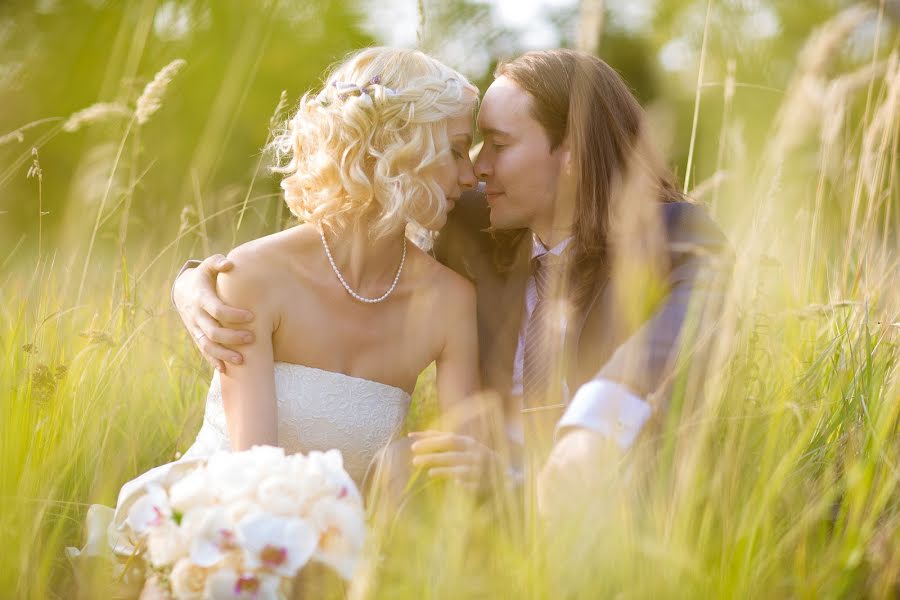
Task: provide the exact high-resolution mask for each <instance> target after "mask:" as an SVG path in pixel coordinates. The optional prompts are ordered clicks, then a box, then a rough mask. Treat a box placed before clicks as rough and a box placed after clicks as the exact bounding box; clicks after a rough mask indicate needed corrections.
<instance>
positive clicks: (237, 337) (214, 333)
mask: <svg viewBox="0 0 900 600" xmlns="http://www.w3.org/2000/svg"><path fill="white" fill-rule="evenodd" d="M197 325H198V326H199V327H200V330H201V331H202V332H203V333H204V334H205V335H206V337H208V338H209V340H210V341H211V342H213V343H216V344H222V345H224V346H240V345H241V344H249V343H251V342H252V341H253V332H252V331H246V330H244V329H229V328H228V327H221V326H220V325H219V323H218V321H215V320H213V318H212V317H209V316H207V315H202V314H201V315H198V317H197Z"/></svg>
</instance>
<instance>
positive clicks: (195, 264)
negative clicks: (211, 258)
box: [169, 259, 203, 310]
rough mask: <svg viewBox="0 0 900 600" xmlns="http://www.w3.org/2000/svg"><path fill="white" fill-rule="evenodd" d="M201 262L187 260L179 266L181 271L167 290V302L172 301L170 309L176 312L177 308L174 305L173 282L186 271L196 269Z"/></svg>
mask: <svg viewBox="0 0 900 600" xmlns="http://www.w3.org/2000/svg"><path fill="white" fill-rule="evenodd" d="M202 262H203V261H200V260H193V259H191V260H189V261H187V262H186V263H184V264H183V265H181V269H179V270H178V275H176V276H175V279H173V280H172V289H171V290H169V300H171V301H172V308H174V309H175V310H178V306H176V305H175V282H176V281H178V278H179V277H181V274H182V273H184V272H185V271H187V270H188V269H196V268H197V267H199V266H200V263H202Z"/></svg>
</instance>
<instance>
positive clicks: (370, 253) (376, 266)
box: [323, 227, 405, 295]
mask: <svg viewBox="0 0 900 600" xmlns="http://www.w3.org/2000/svg"><path fill="white" fill-rule="evenodd" d="M323 232H324V233H325V239H326V241H327V242H328V247H329V249H330V250H331V257H332V258H333V259H334V264H335V265H336V266H337V268H338V270H339V271H340V272H341V275H342V276H343V277H344V280H345V281H346V282H347V285H349V286H350V287H351V288H353V289H354V291H356V292H357V293H359V294H362V295H367V294H369V295H373V294H375V295H377V294H381V293H383V292H384V290H383V289H382V288H384V287H385V285H390V284H391V282H392V281H393V279H394V276H395V275H396V274H397V267H399V266H400V258H401V256H402V255H403V241H404V237H405V231H404V230H402V229H400V230H397V231H395V232H393V233H391V234H389V235H386V236H382V237H380V238H379V239H377V240H376V239H372V237H371V236H370V235H369V232H368V230H367V228H362V227H348V228H346V229H343V230H334V229H327V228H326V229H323Z"/></svg>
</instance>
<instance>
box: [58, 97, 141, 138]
mask: <svg viewBox="0 0 900 600" xmlns="http://www.w3.org/2000/svg"><path fill="white" fill-rule="evenodd" d="M132 114H133V113H132V112H131V109H129V108H128V107H127V106H125V105H124V104H119V103H118V102H98V103H96V104H92V105H91V106H88V107H87V108H85V109H82V110H79V111H78V112H76V113H72V116H70V117H69V118H68V120H67V121H66V122H65V123H64V124H63V126H62V128H63V131H67V132H69V133H72V132H75V131H78V130H79V129H81V128H82V127H83V126H84V125H90V124H92V123H99V122H100V121H105V120H107V119H111V118H114V117H130V116H132Z"/></svg>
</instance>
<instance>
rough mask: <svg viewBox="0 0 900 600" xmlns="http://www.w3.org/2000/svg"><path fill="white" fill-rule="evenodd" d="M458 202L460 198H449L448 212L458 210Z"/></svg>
mask: <svg viewBox="0 0 900 600" xmlns="http://www.w3.org/2000/svg"><path fill="white" fill-rule="evenodd" d="M457 200H459V198H447V212H450V211H451V210H453V209H454V208H456V201H457Z"/></svg>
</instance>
